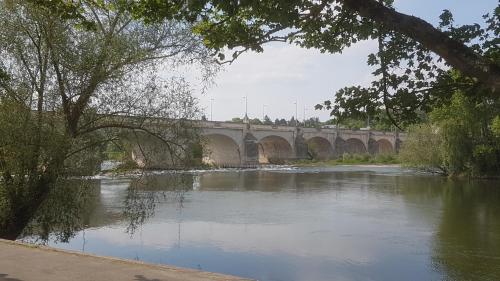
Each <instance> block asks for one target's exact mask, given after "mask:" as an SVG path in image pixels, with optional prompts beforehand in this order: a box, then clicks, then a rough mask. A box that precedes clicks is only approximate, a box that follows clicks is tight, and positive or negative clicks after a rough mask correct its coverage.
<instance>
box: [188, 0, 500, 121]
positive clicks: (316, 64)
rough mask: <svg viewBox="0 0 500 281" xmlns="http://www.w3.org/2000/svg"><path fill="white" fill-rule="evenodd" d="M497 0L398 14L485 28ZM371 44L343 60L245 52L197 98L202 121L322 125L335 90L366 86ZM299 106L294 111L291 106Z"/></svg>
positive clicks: (451, 2)
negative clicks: (444, 15) (314, 121)
mask: <svg viewBox="0 0 500 281" xmlns="http://www.w3.org/2000/svg"><path fill="white" fill-rule="evenodd" d="M497 4H498V0H396V1H395V7H396V10H398V11H399V12H403V13H406V14H411V15H414V16H417V17H420V18H423V19H424V20H426V21H428V22H430V23H432V24H434V25H436V23H437V22H438V20H439V15H440V14H441V12H442V10H443V9H448V10H450V11H451V12H452V13H453V15H454V18H455V22H456V23H457V24H471V23H480V24H482V23H483V19H482V15H484V14H486V13H490V12H491V11H493V9H494V8H495V7H496V5H497ZM376 49H377V44H376V42H374V41H363V42H360V43H358V44H356V45H354V46H352V47H350V48H348V49H345V50H344V51H343V53H342V54H321V53H320V52H319V51H317V50H314V49H302V48H299V47H296V46H294V45H290V44H286V43H272V44H268V45H265V46H264V52H263V53H252V52H248V53H245V54H243V55H241V56H240V57H239V58H238V59H237V60H236V61H235V62H234V63H232V64H231V65H226V66H225V67H224V70H223V71H221V72H220V73H219V74H218V75H217V77H216V78H215V85H214V86H212V87H210V88H209V89H208V91H206V93H204V94H200V93H197V94H196V96H197V97H198V99H199V101H200V106H201V107H202V108H203V110H204V111H205V115H206V116H207V118H208V119H210V112H211V108H212V119H213V120H214V121H226V120H231V119H232V118H233V117H243V116H244V114H245V99H244V98H243V97H244V96H248V115H249V117H250V118H260V119H262V117H263V114H265V115H268V116H269V117H270V118H271V120H274V119H276V118H285V119H290V118H291V117H292V116H294V115H295V112H296V107H297V116H298V118H299V120H302V119H303V118H304V116H305V117H306V118H310V117H319V118H320V120H322V121H326V120H328V119H330V118H329V112H328V111H326V110H314V106H315V105H316V104H318V103H321V102H323V101H325V100H328V99H333V97H334V93H335V91H336V90H338V89H340V88H343V87H345V86H353V85H368V84H369V82H370V81H371V80H372V77H371V71H372V70H371V69H370V68H369V67H368V66H367V65H366V60H367V56H368V54H370V53H373V52H375V51H376ZM295 102H297V106H296V105H295Z"/></svg>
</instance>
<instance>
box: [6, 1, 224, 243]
mask: <svg viewBox="0 0 500 281" xmlns="http://www.w3.org/2000/svg"><path fill="white" fill-rule="evenodd" d="M81 3H82V5H81V6H79V9H78V13H80V14H81V15H83V16H84V17H85V18H88V19H92V23H93V24H94V25H92V26H91V27H92V28H83V27H82V26H81V25H79V24H80V19H74V18H69V19H63V18H61V17H60V14H54V10H50V9H47V8H44V7H43V6H41V7H40V6H33V4H30V3H29V1H21V0H20V1H0V25H1V26H2V28H1V29H0V115H1V116H2V119H1V122H0V132H2V138H1V140H0V173H1V174H2V177H1V179H0V197H1V198H0V212H1V213H2V214H1V215H0V237H3V238H8V239H15V238H16V237H17V236H18V235H19V233H21V231H22V230H23V228H24V227H25V226H26V224H27V223H28V222H29V220H30V219H31V218H32V217H33V215H34V213H35V212H36V211H37V209H38V207H39V206H40V205H41V204H42V202H43V201H44V200H45V198H46V197H47V195H48V194H49V193H50V192H51V191H52V190H53V189H54V188H55V186H56V182H57V181H58V180H60V179H61V178H63V177H64V175H67V174H68V173H70V172H72V171H73V172H74V171H75V170H77V171H81V170H82V169H81V164H82V162H86V161H83V160H85V159H88V158H89V157H91V156H93V155H94V154H95V153H96V152H98V151H99V149H101V147H102V146H103V145H105V144H106V143H108V142H112V141H116V140H117V139H118V138H121V137H123V136H124V135H127V136H129V137H132V138H135V139H139V140H140V139H141V136H143V135H149V136H151V137H153V138H155V139H158V140H160V142H161V143H162V145H164V146H165V150H167V151H169V152H170V153H171V155H172V157H173V158H179V159H180V158H181V157H183V152H184V151H186V149H187V147H186V145H187V144H189V143H190V142H191V141H195V139H196V130H193V129H192V128H191V127H190V125H189V124H190V123H189V122H186V120H187V119H194V118H197V117H198V114H199V111H198V109H197V107H196V99H194V98H193V97H192V96H191V90H190V86H189V84H188V83H187V82H186V81H185V80H183V79H180V78H168V77H166V78H161V77H159V76H158V75H157V73H158V72H159V71H161V70H166V71H167V73H168V70H169V69H171V68H174V67H175V66H176V65H181V64H192V65H194V66H197V67H199V68H200V69H201V70H203V72H202V73H203V74H202V77H203V78H204V79H210V77H211V76H212V75H213V73H214V71H215V70H216V69H217V67H216V65H215V64H214V63H213V59H212V57H211V55H210V52H209V51H208V50H207V49H206V48H205V47H204V46H203V45H202V43H201V40H200V38H199V37H198V36H196V35H194V34H193V33H192V32H191V26H190V25H188V24H185V23H179V22H173V21H164V22H161V23H160V22H159V23H156V24H151V25H145V24H143V23H141V22H138V21H134V20H133V18H132V16H131V15H130V13H129V12H127V11H126V10H123V9H113V10H111V9H106V8H103V7H101V6H100V5H95V3H91V1H88V2H86V1H84V2H81ZM107 3H112V2H111V1H110V2H107ZM114 3H116V2H114ZM89 27H90V26H89ZM169 67H170V68H169ZM151 117H154V118H151ZM75 167H77V169H74V168H75ZM19 175H26V177H22V176H19Z"/></svg>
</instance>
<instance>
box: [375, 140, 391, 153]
mask: <svg viewBox="0 0 500 281" xmlns="http://www.w3.org/2000/svg"><path fill="white" fill-rule="evenodd" d="M377 148H378V149H377V153H378V154H391V153H394V148H393V147H392V143H391V142H390V141H388V140H386V139H379V140H378V141H377Z"/></svg>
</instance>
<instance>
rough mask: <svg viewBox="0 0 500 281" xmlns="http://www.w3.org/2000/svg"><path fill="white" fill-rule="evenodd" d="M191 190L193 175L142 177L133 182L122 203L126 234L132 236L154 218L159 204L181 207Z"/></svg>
mask: <svg viewBox="0 0 500 281" xmlns="http://www.w3.org/2000/svg"><path fill="white" fill-rule="evenodd" d="M192 188H193V175H191V174H182V173H180V174H169V175H162V176H151V175H150V176H143V177H141V178H139V179H136V180H133V181H132V182H131V184H130V186H129V188H128V190H127V196H126V198H125V202H124V205H125V207H124V216H125V218H126V219H127V221H128V227H127V232H128V233H130V234H133V233H134V232H135V231H136V230H137V228H138V227H139V226H141V225H142V224H144V223H145V222H146V221H147V220H148V219H149V218H151V217H152V216H154V213H155V209H156V206H157V205H158V204H160V203H176V204H178V207H179V208H182V207H183V204H184V201H185V200H186V198H185V193H186V192H187V191H189V190H191V189H192Z"/></svg>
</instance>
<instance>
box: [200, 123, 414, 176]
mask: <svg viewBox="0 0 500 281" xmlns="http://www.w3.org/2000/svg"><path fill="white" fill-rule="evenodd" d="M198 124H199V128H201V132H202V135H203V136H204V138H205V143H204V148H203V150H204V153H203V154H204V156H203V161H204V162H205V163H207V164H213V165H216V166H228V167H238V166H252V165H258V164H268V163H274V164H280V163H284V162H286V161H289V160H295V159H310V158H316V159H321V160H326V159H333V158H337V157H339V156H341V155H343V154H344V153H356V154H367V153H369V154H384V153H385V154H388V153H397V152H398V150H399V147H400V144H401V142H402V141H403V140H404V138H405V135H404V134H402V133H398V132H381V131H372V130H345V129H332V128H300V127H289V126H269V125H251V124H244V123H243V124H240V123H232V122H212V121H201V122H199V123H198Z"/></svg>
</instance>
